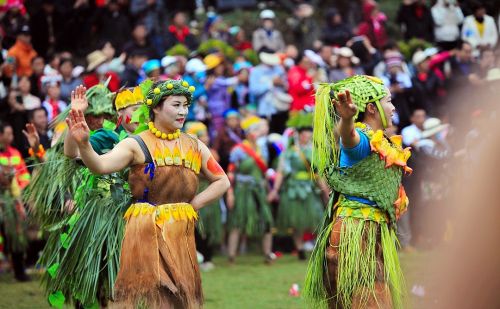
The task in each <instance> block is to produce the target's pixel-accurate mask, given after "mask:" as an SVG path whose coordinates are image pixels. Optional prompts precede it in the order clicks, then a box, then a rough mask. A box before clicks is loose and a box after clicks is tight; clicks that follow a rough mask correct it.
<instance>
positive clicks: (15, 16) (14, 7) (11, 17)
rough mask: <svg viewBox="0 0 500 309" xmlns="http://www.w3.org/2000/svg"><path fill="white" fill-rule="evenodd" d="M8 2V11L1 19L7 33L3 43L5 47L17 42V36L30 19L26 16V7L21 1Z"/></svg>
mask: <svg viewBox="0 0 500 309" xmlns="http://www.w3.org/2000/svg"><path fill="white" fill-rule="evenodd" d="M9 2H10V3H8V4H7V12H6V13H5V15H4V16H3V18H2V19H1V25H2V29H3V31H4V33H5V37H4V38H3V43H4V44H5V48H7V49H8V48H10V47H12V45H14V43H15V42H16V36H17V34H18V33H19V32H20V31H21V28H22V27H23V26H24V25H27V24H28V22H29V20H28V17H27V16H26V8H25V7H24V5H23V3H22V2H21V1H9Z"/></svg>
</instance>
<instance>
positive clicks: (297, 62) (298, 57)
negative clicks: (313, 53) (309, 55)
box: [295, 51, 305, 64]
mask: <svg viewBox="0 0 500 309" xmlns="http://www.w3.org/2000/svg"><path fill="white" fill-rule="evenodd" d="M304 57H305V55H304V52H302V51H299V52H298V53H297V58H295V63H296V64H299V63H300V62H301V61H302V59H304Z"/></svg>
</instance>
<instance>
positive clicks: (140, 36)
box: [123, 23, 157, 59]
mask: <svg viewBox="0 0 500 309" xmlns="http://www.w3.org/2000/svg"><path fill="white" fill-rule="evenodd" d="M138 50H140V51H141V53H144V52H145V53H146V55H147V57H148V58H149V59H155V58H157V52H156V50H155V48H154V46H153V44H152V43H151V42H150V40H149V38H148V32H147V28H146V26H145V24H144V23H137V24H136V25H135V27H134V29H133V31H132V39H131V40H130V41H128V42H127V43H125V45H124V46H123V52H125V53H126V54H127V55H131V54H133V53H135V52H137V51H138Z"/></svg>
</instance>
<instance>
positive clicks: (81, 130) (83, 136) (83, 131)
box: [66, 109, 90, 145]
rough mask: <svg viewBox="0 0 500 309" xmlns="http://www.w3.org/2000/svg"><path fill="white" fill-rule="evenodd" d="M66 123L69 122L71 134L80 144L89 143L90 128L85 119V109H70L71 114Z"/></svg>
mask: <svg viewBox="0 0 500 309" xmlns="http://www.w3.org/2000/svg"><path fill="white" fill-rule="evenodd" d="M66 123H67V124H68V128H69V134H70V135H71V137H72V138H73V139H74V140H75V141H76V142H77V143H78V144H79V145H82V144H85V143H88V141H89V138H90V130H89V127H88V126H87V122H86V121H85V116H84V115H83V111H81V110H73V109H72V110H70V112H69V116H68V118H66Z"/></svg>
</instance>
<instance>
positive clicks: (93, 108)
mask: <svg viewBox="0 0 500 309" xmlns="http://www.w3.org/2000/svg"><path fill="white" fill-rule="evenodd" d="M108 81H109V79H108ZM113 95H114V93H112V92H111V91H109V89H108V86H107V82H106V83H105V84H104V85H103V84H98V85H95V86H94V87H91V88H89V89H88V90H87V92H86V96H87V100H88V102H89V107H88V108H87V110H85V115H95V116H98V115H114V114H115V111H114V109H113Z"/></svg>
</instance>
